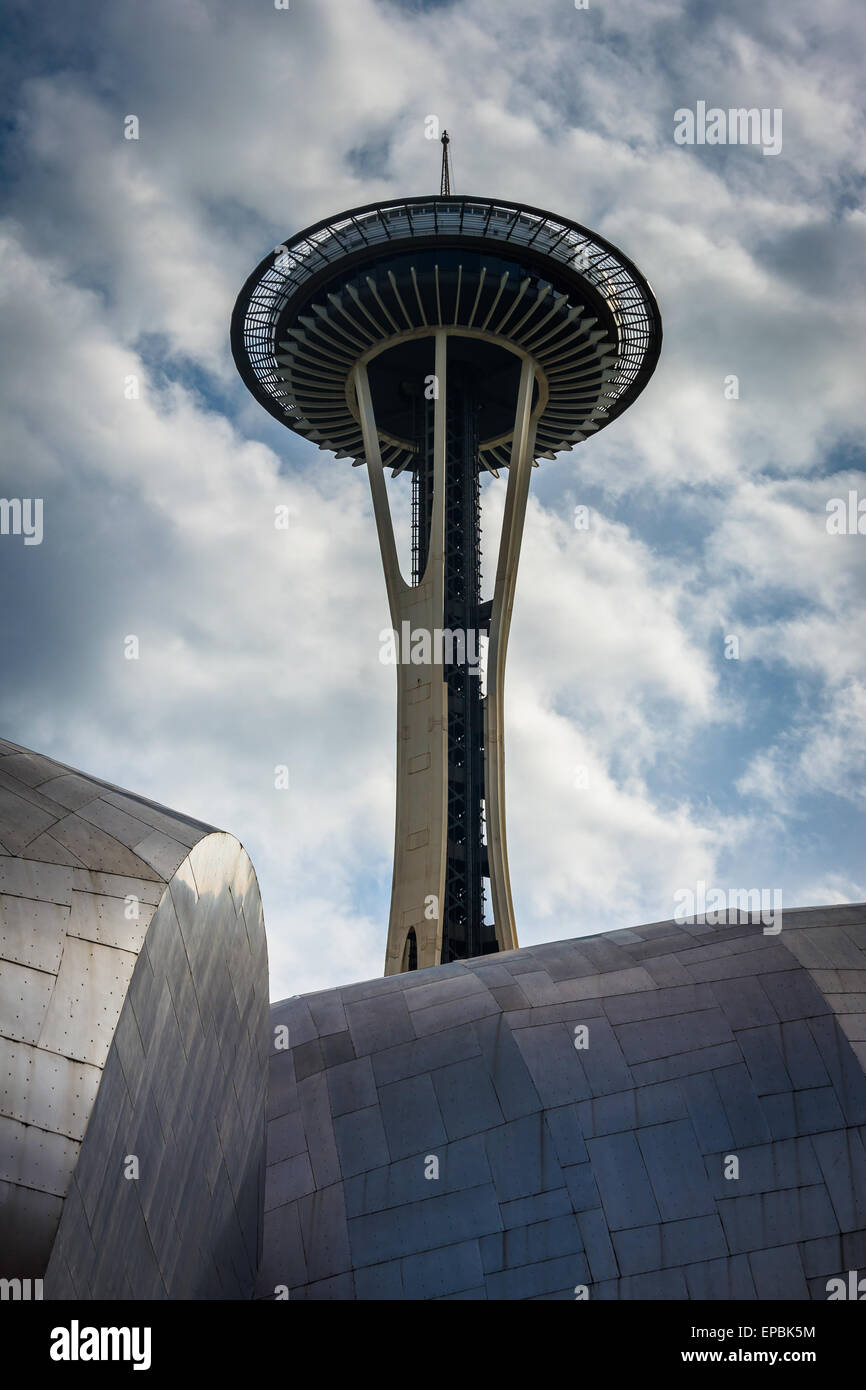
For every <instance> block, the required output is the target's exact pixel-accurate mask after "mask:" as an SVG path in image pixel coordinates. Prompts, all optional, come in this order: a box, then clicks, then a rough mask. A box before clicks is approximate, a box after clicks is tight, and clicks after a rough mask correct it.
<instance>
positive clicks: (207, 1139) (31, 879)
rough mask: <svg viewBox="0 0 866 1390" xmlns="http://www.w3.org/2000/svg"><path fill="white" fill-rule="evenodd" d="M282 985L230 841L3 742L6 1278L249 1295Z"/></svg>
mask: <svg viewBox="0 0 866 1390" xmlns="http://www.w3.org/2000/svg"><path fill="white" fill-rule="evenodd" d="M267 995H268V990H267V955H266V947H265V936H264V922H263V918H262V911H261V902H260V900H259V894H258V886H257V883H256V879H255V874H254V873H253V870H252V865H251V864H250V861H249V859H248V857H247V855H246V853H245V851H244V850H243V848H242V847H241V845H240V844H238V842H237V841H236V840H235V839H233V838H232V836H230V835H226V834H224V833H223V832H221V831H214V830H212V829H211V827H209V826H207V825H204V824H203V823H201V822H198V821H194V820H191V819H190V818H188V817H184V816H182V815H179V814H177V813H176V812H173V811H169V810H167V809H166V808H164V807H160V806H157V805H155V804H154V803H152V802H149V801H147V800H145V799H143V798H140V797H136V796H133V795H132V794H130V793H127V792H123V791H121V790H120V789H119V788H117V787H112V786H110V785H108V784H106V783H103V782H100V781H98V780H96V779H93V778H88V777H85V776H83V775H82V774H80V773H77V772H74V771H72V770H70V769H69V768H66V767H63V766H62V765H60V764H57V763H54V762H52V761H51V760H50V759H47V758H44V757H42V756H40V755H37V754H33V753H30V752H28V751H27V750H25V749H21V748H18V747H17V746H16V745H13V744H9V743H5V742H2V741H0V1276H2V1277H9V1278H15V1277H21V1278H25V1277H33V1276H36V1277H39V1276H42V1275H45V1277H46V1293H47V1295H48V1296H66V1295H68V1296H77V1297H140V1298H158V1297H166V1296H173V1297H206V1296H209V1295H212V1296H214V1297H247V1296H249V1293H250V1290H251V1288H252V1282H253V1279H254V1276H255V1269H256V1263H257V1259H258V1241H259V1227H260V1213H261V1190H262V1189H261V1184H262V1177H261V1168H262V1163H263V1140H262V1134H263V1124H264V1102H265V1074H266V1064H265V1049H266V1043H267V1009H268V998H267ZM130 1155H133V1156H135V1157H136V1158H137V1160H138V1164H139V1169H140V1176H139V1177H138V1178H137V1179H131V1178H129V1177H127V1176H125V1175H124V1164H125V1162H126V1160H127V1158H128V1157H129V1156H130ZM181 1192H182V1193H183V1197H184V1200H183V1202H181V1201H180V1200H179V1195H180V1193H181ZM179 1243H180V1247H183V1246H184V1245H186V1246H187V1247H188V1249H189V1250H190V1251H192V1252H194V1258H191V1257H190V1256H189V1254H183V1255H181V1253H180V1252H179ZM49 1261H50V1262H49ZM215 1281H216V1282H215Z"/></svg>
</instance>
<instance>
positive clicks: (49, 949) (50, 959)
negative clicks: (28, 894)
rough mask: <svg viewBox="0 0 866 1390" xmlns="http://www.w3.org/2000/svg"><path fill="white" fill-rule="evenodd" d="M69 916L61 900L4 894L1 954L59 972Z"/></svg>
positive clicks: (0, 897) (0, 920)
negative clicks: (41, 900) (59, 902)
mask: <svg viewBox="0 0 866 1390" xmlns="http://www.w3.org/2000/svg"><path fill="white" fill-rule="evenodd" d="M19 862H20V861H19ZM68 920H69V908H68V907H61V906H60V905H59V904H58V903H53V902H40V901H38V899H36V898H12V897H8V896H7V895H6V894H5V893H4V894H2V895H0V956H2V957H3V959H4V960H14V961H17V962H18V964H19V965H31V966H33V967H34V969H36V970H49V971H51V972H53V974H55V975H56V974H57V971H58V970H59V969H60V957H61V954H62V952H63V939H64V937H65V935H66V926H67V923H68ZM0 1031H2V1019H0Z"/></svg>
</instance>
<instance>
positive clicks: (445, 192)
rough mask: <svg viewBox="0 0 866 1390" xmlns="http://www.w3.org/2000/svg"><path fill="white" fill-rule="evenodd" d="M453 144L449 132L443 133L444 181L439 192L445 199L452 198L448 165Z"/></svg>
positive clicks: (444, 131)
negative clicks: (449, 147)
mask: <svg viewBox="0 0 866 1390" xmlns="http://www.w3.org/2000/svg"><path fill="white" fill-rule="evenodd" d="M450 143H451V142H450V141H449V139H448V131H447V130H443V132H442V180H441V183H440V185H439V192H440V194H441V196H442V197H443V198H450V197H451V170H450V168H449V164H448V146H449V144H450Z"/></svg>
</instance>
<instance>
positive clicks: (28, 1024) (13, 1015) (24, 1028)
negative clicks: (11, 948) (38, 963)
mask: <svg viewBox="0 0 866 1390" xmlns="http://www.w3.org/2000/svg"><path fill="white" fill-rule="evenodd" d="M55 982H56V976H55V975H49V974H46V973H45V971H44V970H31V969H30V968H29V966H26V965H17V964H16V963H15V962H13V961H8V960H0V1033H2V1034H3V1036H4V1037H6V1038H16V1039H17V1040H18V1041H19V1042H27V1043H35V1042H36V1041H37V1039H38V1037H39V1034H40V1032H41V1031H42V1026H43V1024H44V1022H45V1015H46V1013H47V1011H48V1003H49V1000H50V999H51V992H52V990H53V988H54V985H55Z"/></svg>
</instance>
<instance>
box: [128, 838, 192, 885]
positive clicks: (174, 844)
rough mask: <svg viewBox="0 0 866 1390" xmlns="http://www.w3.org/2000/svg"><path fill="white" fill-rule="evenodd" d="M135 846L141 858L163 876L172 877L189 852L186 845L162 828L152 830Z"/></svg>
mask: <svg viewBox="0 0 866 1390" xmlns="http://www.w3.org/2000/svg"><path fill="white" fill-rule="evenodd" d="M134 848H135V853H136V854H137V855H138V856H139V858H140V859H143V860H144V862H145V863H146V864H150V865H151V867H152V868H154V869H156V872H157V873H158V874H160V875H161V876H162V877H163V878H171V876H172V874H173V873H175V872H176V870H177V869H178V868H179V867H180V865H181V864H182V863H183V861H184V859H186V856H187V853H188V847H187V846H186V845H182V844H180V843H179V842H178V841H177V840H173V839H172V838H171V837H170V836H169V835H163V833H162V831H161V830H152V831H151V833H150V834H149V835H148V836H146V838H145V839H143V840H141V841H139V843H138V844H137V845H135V847H134Z"/></svg>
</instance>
